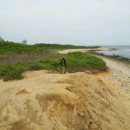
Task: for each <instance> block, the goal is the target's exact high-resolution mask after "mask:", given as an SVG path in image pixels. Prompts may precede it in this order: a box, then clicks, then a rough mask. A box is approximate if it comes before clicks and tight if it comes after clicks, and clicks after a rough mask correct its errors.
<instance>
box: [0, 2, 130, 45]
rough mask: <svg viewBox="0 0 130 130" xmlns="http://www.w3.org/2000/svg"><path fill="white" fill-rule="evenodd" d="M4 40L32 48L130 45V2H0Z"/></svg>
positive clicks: (1, 32)
mask: <svg viewBox="0 0 130 130" xmlns="http://www.w3.org/2000/svg"><path fill="white" fill-rule="evenodd" d="M0 36H1V37H2V38H3V39H5V40H6V41H7V40H8V41H14V42H21V41H22V40H23V39H26V40H27V41H28V44H35V43H59V44H74V45H117V44H118V45H124V44H125V45H130V0H0Z"/></svg>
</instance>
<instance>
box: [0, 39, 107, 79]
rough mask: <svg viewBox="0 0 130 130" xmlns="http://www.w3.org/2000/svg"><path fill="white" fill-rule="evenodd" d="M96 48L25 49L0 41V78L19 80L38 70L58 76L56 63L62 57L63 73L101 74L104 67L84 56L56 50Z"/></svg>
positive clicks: (41, 46)
mask: <svg viewBox="0 0 130 130" xmlns="http://www.w3.org/2000/svg"><path fill="white" fill-rule="evenodd" d="M98 47H99V46H91V47H86V46H74V45H60V44H49V43H38V44H34V45H27V44H21V43H14V42H8V41H6V42H3V41H2V42H0V78H1V79H3V80H4V81H8V80H15V79H22V78H23V76H22V73H23V72H24V71H33V70H42V69H47V70H52V71H57V72H61V66H60V61H61V59H62V58H63V57H64V58H65V59H66V61H67V67H66V71H67V72H77V71H86V70H89V71H92V72H93V71H95V70H105V67H106V65H105V63H104V62H103V61H102V60H101V59H99V58H96V57H95V56H92V55H90V54H88V53H81V52H73V53H68V54H58V53H57V50H64V49H76V48H98Z"/></svg>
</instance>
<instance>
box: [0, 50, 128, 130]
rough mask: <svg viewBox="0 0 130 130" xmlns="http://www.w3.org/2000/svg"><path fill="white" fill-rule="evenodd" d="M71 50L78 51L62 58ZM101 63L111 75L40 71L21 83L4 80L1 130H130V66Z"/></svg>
mask: <svg viewBox="0 0 130 130" xmlns="http://www.w3.org/2000/svg"><path fill="white" fill-rule="evenodd" d="M70 51H71V52H74V51H77V49H76V50H64V51H63V52H60V53H67V52H70ZM78 51H79V49H78ZM80 51H82V52H84V51H88V50H81V49H80ZM100 58H102V59H103V60H104V61H105V62H106V64H107V66H108V68H109V70H108V72H102V73H98V74H92V73H90V72H88V71H86V72H77V73H67V74H58V73H52V72H51V71H48V70H40V71H31V72H30V71H29V72H25V73H24V77H25V78H24V79H22V80H16V81H8V82H3V81H2V80H0V106H1V107H0V113H1V114H0V129H1V130H16V129H18V130H25V129H28V130H32V129H35V130H54V129H55V130H57V129H59V130H82V129H85V130H129V129H130V109H129V108H130V73H129V70H130V66H129V65H126V64H124V63H121V62H117V61H112V60H110V59H107V58H104V57H101V56H100Z"/></svg>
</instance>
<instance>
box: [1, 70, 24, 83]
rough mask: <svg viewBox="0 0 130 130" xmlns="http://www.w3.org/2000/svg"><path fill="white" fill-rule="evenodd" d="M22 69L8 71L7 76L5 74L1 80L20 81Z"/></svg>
mask: <svg viewBox="0 0 130 130" xmlns="http://www.w3.org/2000/svg"><path fill="white" fill-rule="evenodd" d="M24 71H25V70H24V69H20V68H19V69H16V70H15V69H14V70H12V71H10V72H9V73H8V74H6V75H5V76H4V78H3V80H4V81H8V80H14V79H22V78H23V76H22V73H23V72H24Z"/></svg>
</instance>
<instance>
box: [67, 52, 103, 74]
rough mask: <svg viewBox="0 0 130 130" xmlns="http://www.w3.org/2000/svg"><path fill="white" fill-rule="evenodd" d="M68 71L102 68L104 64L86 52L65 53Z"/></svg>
mask: <svg viewBox="0 0 130 130" xmlns="http://www.w3.org/2000/svg"><path fill="white" fill-rule="evenodd" d="M67 64H68V67H67V69H68V71H73V72H74V71H83V70H90V71H94V70H102V69H104V68H105V67H106V64H105V63H104V62H103V60H102V59H99V58H97V57H95V56H92V55H89V54H87V53H81V52H73V53H68V55H67Z"/></svg>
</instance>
